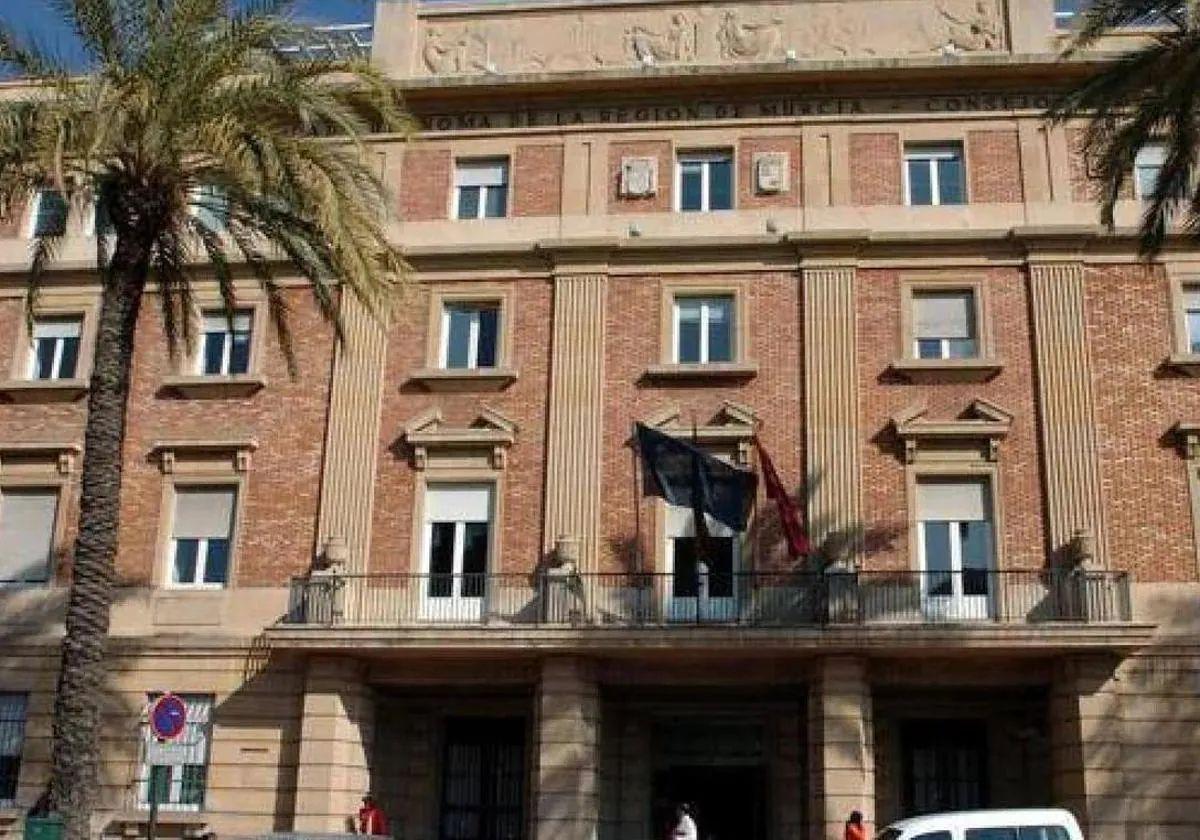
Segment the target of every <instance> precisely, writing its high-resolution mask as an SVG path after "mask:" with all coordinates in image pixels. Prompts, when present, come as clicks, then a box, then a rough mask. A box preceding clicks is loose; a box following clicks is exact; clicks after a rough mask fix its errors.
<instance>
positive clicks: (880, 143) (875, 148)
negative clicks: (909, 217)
mask: <svg viewBox="0 0 1200 840" xmlns="http://www.w3.org/2000/svg"><path fill="white" fill-rule="evenodd" d="M900 152H901V150H900V135H898V134H887V133H882V132H880V133H871V134H867V133H861V132H855V133H853V134H851V135H850V203H851V204H854V205H856V206H870V205H872V204H902V203H903V202H904V196H903V190H902V183H903V182H902V181H901V180H900V167H901V155H900Z"/></svg>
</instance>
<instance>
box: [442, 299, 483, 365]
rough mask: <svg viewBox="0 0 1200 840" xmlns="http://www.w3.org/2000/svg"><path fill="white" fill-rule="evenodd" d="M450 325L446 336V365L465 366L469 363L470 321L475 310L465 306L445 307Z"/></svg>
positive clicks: (475, 315)
mask: <svg viewBox="0 0 1200 840" xmlns="http://www.w3.org/2000/svg"><path fill="white" fill-rule="evenodd" d="M447 312H448V313H449V315H450V326H449V331H448V333H447V336H446V342H447V343H446V367H448V368H465V367H470V364H471V323H472V322H473V321H474V320H475V318H476V317H477V313H476V310H474V309H470V308H467V307H465V306H451V307H448V308H447Z"/></svg>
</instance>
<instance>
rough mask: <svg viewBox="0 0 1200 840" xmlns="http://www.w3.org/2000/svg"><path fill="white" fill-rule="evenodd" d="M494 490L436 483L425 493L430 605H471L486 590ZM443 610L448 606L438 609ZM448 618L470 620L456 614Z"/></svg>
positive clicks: (477, 486)
mask: <svg viewBox="0 0 1200 840" xmlns="http://www.w3.org/2000/svg"><path fill="white" fill-rule="evenodd" d="M491 528H492V485H490V484H431V485H429V486H428V487H427V488H426V490H425V535H424V542H425V545H424V563H423V565H424V572H425V574H426V575H427V576H428V580H427V584H426V588H425V598H426V603H427V604H428V603H433V604H437V602H440V601H454V602H458V603H459V604H461V602H463V601H467V602H472V603H473V605H474V606H472V609H478V606H477V605H478V603H479V601H480V599H482V598H483V596H484V593H485V591H486V588H487V587H486V576H487V570H488V553H489V550H490V548H489V546H490V542H491ZM438 606H439V608H444V607H445V605H438ZM445 617H465V616H462V615H461V614H460V613H459V612H458V611H457V610H456V609H455V610H451V613H450V614H447V615H446V616H445Z"/></svg>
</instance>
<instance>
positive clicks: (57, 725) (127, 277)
mask: <svg viewBox="0 0 1200 840" xmlns="http://www.w3.org/2000/svg"><path fill="white" fill-rule="evenodd" d="M131 252H132V253H131ZM146 254H148V249H144V248H126V247H123V246H122V245H120V244H118V246H117V254H116V255H115V256H114V258H113V262H112V265H111V266H110V268H109V270H108V271H107V272H106V274H105V277H104V284H103V293H102V294H103V297H102V300H101V306H100V323H99V328H98V330H97V336H96V349H95V362H94V365H93V369H92V378H91V390H90V393H89V394H88V415H87V430H86V432H85V433H84V447H85V448H84V455H83V476H82V479H81V491H80V502H79V536H78V538H77V540H76V543H75V555H74V563H73V566H72V569H71V589H70V597H69V599H68V601H67V614H66V635H65V636H64V637H63V645H62V662H61V666H60V670H59V674H58V692H57V694H56V696H55V701H54V722H53V738H54V746H53V754H52V757H51V761H52V765H51V795H52V800H53V804H54V807H55V809H56V810H57V811H58V812H59V813H60V814H62V816H63V817H64V820H65V828H66V840H88V838H89V837H90V836H91V830H90V822H91V816H92V807H93V805H94V803H95V794H96V790H97V788H98V782H99V779H98V734H99V724H100V718H101V710H100V708H99V706H100V698H101V696H102V692H101V688H102V683H103V681H104V677H105V669H104V664H103V659H104V650H105V641H106V638H107V636H108V625H109V611H110V607H111V605H112V596H113V579H114V577H115V575H114V565H113V561H114V558H115V557H116V552H117V527H118V521H119V517H118V512H119V507H120V500H121V458H122V449H123V443H124V440H125V409H126V404H127V398H128V395H129V371H130V368H131V366H132V360H133V346H134V332H135V329H136V327H137V316H138V310H139V309H140V308H141V301H142V291H143V289H144V287H145V281H146V277H147V274H148V268H147V262H148V260H147V257H146Z"/></svg>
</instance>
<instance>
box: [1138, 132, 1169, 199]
mask: <svg viewBox="0 0 1200 840" xmlns="http://www.w3.org/2000/svg"><path fill="white" fill-rule="evenodd" d="M1166 158H1167V148H1166V146H1164V145H1163V144H1162V143H1147V144H1146V145H1145V146H1142V148H1140V149H1138V153H1137V156H1136V157H1134V159H1133V194H1134V197H1135V198H1137V199H1139V200H1141V201H1149V200H1150V199H1152V198H1154V192H1155V190H1157V189H1158V179H1159V177H1160V176H1161V175H1162V169H1163V163H1164V162H1165V161H1166Z"/></svg>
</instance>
